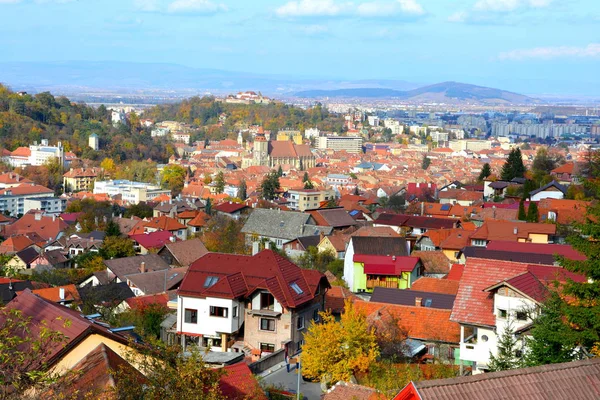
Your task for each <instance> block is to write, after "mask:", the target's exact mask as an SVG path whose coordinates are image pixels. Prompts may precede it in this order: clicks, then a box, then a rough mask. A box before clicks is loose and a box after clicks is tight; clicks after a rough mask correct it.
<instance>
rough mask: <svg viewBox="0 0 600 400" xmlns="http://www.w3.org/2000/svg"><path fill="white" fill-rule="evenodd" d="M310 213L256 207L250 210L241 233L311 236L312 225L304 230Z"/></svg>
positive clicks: (277, 236) (287, 238) (272, 235)
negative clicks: (307, 229)
mask: <svg viewBox="0 0 600 400" xmlns="http://www.w3.org/2000/svg"><path fill="white" fill-rule="evenodd" d="M310 218H311V216H310V214H305V213H301V212H294V211H281V210H280V209H277V210H270V209H265V208H257V209H254V210H253V211H252V213H251V214H250V216H249V217H248V219H247V220H246V223H245V224H244V227H243V228H242V233H247V234H257V235H260V236H266V237H273V238H280V239H286V240H294V239H296V238H297V237H300V236H311V235H312V234H311V233H309V232H310V230H311V229H313V230H314V228H313V227H311V228H309V232H307V231H306V225H308V222H309V219H310Z"/></svg>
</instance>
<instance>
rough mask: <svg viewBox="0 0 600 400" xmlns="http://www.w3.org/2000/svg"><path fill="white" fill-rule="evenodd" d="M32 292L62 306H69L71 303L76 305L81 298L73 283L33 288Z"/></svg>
mask: <svg viewBox="0 0 600 400" xmlns="http://www.w3.org/2000/svg"><path fill="white" fill-rule="evenodd" d="M32 293H33V294H35V295H36V296H40V297H41V298H43V299H46V300H48V301H53V302H55V303H58V304H60V305H63V306H69V305H71V304H74V305H77V304H78V303H79V302H80V301H81V298H80V297H79V291H77V287H76V286H75V285H73V284H71V285H65V286H57V287H50V288H42V289H33V290H32Z"/></svg>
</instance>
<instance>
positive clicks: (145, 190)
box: [94, 180, 171, 204]
mask: <svg viewBox="0 0 600 400" xmlns="http://www.w3.org/2000/svg"><path fill="white" fill-rule="evenodd" d="M101 193H104V194H108V195H109V196H111V197H112V196H117V195H121V196H122V197H121V198H122V200H123V202H124V203H129V204H138V203H139V202H140V201H151V200H153V199H155V198H156V197H158V196H161V195H164V194H166V195H168V196H170V195H171V191H170V190H166V189H162V188H161V187H160V186H156V185H152V184H150V183H145V182H133V181H128V180H110V181H97V182H96V183H95V184H94V194H101Z"/></svg>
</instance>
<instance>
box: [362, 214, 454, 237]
mask: <svg viewBox="0 0 600 400" xmlns="http://www.w3.org/2000/svg"><path fill="white" fill-rule="evenodd" d="M459 225H460V221H458V220H456V219H450V218H432V217H421V216H413V215H403V214H388V213H381V214H379V217H377V219H375V221H373V226H375V227H381V226H389V227H390V228H392V229H394V231H396V232H397V233H399V234H401V235H405V236H412V237H413V238H415V239H416V237H417V236H420V235H423V234H424V233H425V232H428V231H429V230H431V229H451V228H457V227H458V226H459Z"/></svg>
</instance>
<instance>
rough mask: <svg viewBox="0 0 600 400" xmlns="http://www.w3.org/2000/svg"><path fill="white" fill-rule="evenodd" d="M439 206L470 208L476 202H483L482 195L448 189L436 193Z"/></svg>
mask: <svg viewBox="0 0 600 400" xmlns="http://www.w3.org/2000/svg"><path fill="white" fill-rule="evenodd" d="M438 198H439V199H440V204H459V205H461V206H471V205H473V204H474V203H476V202H478V201H483V193H481V192H471V191H469V190H463V189H448V190H445V191H443V192H439V193H438Z"/></svg>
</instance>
